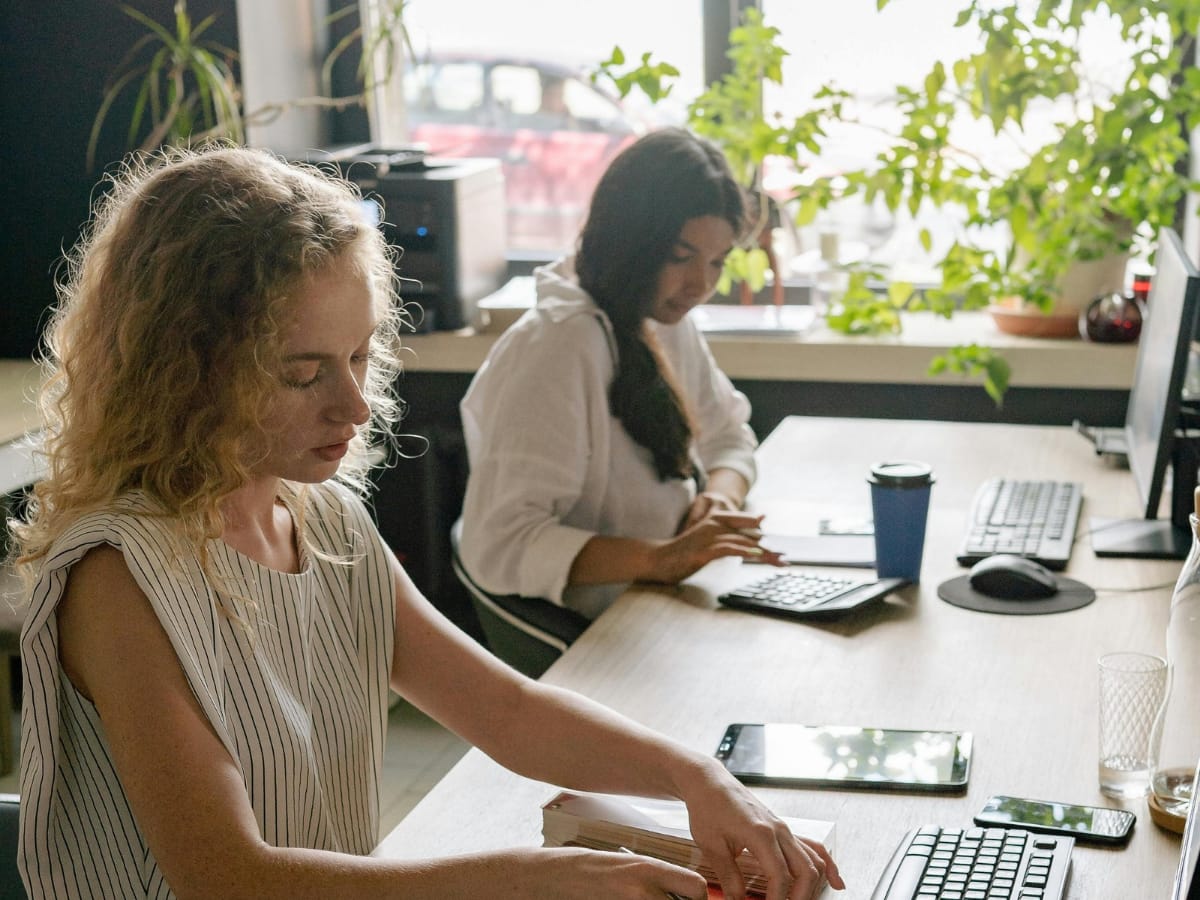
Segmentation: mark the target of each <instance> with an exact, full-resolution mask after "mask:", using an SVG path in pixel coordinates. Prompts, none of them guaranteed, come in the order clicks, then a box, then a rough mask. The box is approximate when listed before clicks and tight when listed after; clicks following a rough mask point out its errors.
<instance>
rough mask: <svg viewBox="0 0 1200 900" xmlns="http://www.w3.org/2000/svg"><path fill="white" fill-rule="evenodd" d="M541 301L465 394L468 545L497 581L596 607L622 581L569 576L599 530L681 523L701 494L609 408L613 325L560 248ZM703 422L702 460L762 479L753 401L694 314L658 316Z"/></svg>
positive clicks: (653, 531) (660, 333)
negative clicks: (665, 472) (657, 463)
mask: <svg viewBox="0 0 1200 900" xmlns="http://www.w3.org/2000/svg"><path fill="white" fill-rule="evenodd" d="M536 281H537V289H538V303H537V306H536V307H535V308H534V309H532V310H530V311H529V312H527V313H525V315H524V316H522V317H521V319H520V320H518V321H517V322H516V323H515V324H514V325H513V326H512V327H510V328H509V329H508V330H507V331H506V332H505V333H504V334H503V335H501V336H500V338H499V340H497V341H496V343H495V345H494V346H493V347H492V350H491V352H490V353H489V354H488V358H487V360H486V361H485V362H484V364H483V366H482V367H481V368H480V370H479V372H478V373H477V374H476V376H475V378H474V380H473V381H472V382H471V386H470V388H469V389H468V391H467V394H466V396H465V397H464V398H463V401H462V404H461V411H462V422H463V433H464V436H465V438H466V443H467V453H468V457H469V460H470V475H469V477H468V480H467V490H466V497H465V499H464V501H463V513H462V541H461V545H460V548H459V553H460V556H461V558H462V561H463V565H464V566H465V567H466V569H467V571H468V572H470V573H471V576H472V577H473V578H474V579H475V581H476V582H477V583H478V584H479V585H480V586H482V587H483V588H484V589H486V590H488V591H490V592H492V593H495V594H520V595H522V596H526V597H542V598H545V599H548V600H550V601H552V602H554V603H559V604H562V605H563V606H567V607H569V608H572V609H575V610H577V611H578V612H580V613H582V614H583V615H585V616H587V617H588V618H595V617H596V616H598V615H599V614H600V613H601V612H603V611H604V609H605V608H606V607H607V606H608V605H609V604H610V603H611V602H612V601H613V600H614V599H616V596H617V595H618V594H619V593H620V592H621V590H622V589H623V588H624V585H622V584H607V585H586V586H570V587H568V586H567V575H568V573H569V571H570V568H571V564H572V562H573V561H574V559H575V557H576V556H577V555H578V554H579V551H580V550H582V549H583V545H584V544H586V543H587V542H588V541H589V540H590V539H591V538H592V537H593V536H594V535H597V534H599V535H606V536H620V537H632V538H643V539H662V538H669V537H671V536H673V535H674V534H675V533H676V531H677V529H678V527H679V523H680V521H681V520H682V518H683V516H684V514H685V513H686V512H687V510H688V508H689V507H690V505H691V503H692V501H693V500H694V499H695V496H696V484H695V481H694V480H693V479H691V478H687V479H678V478H672V479H667V480H665V481H664V480H662V479H660V478H659V477H658V473H657V471H656V470H655V468H654V463H653V460H652V458H651V454H650V451H649V450H647V449H646V448H645V447H643V446H641V445H640V444H637V443H636V442H635V441H634V440H633V438H631V437H630V436H629V433H628V432H627V431H626V430H625V427H624V426H623V425H622V424H621V422H620V421H619V420H617V419H616V418H614V417H613V415H612V413H611V411H610V410H609V402H608V392H609V386H610V385H611V383H612V379H613V372H614V366H613V360H614V357H615V354H616V349H615V345H614V339H613V336H612V326H611V325H610V323H609V321H608V318H607V316H605V315H604V313H603V312H601V310H600V309H599V308H598V307H597V306H596V305H595V303H594V302H593V301H592V299H591V297H590V296H588V294H587V293H585V292H584V291H583V290H582V289H581V288H580V287H579V285H578V283H577V282H576V280H575V273H574V270H573V268H572V264H571V262H570V261H568V260H563V261H560V262H558V263H556V264H555V265H553V266H544V267H542V268H540V269H538V270H537V272H536ZM650 327H651V328H652V330H653V331H654V333H655V335H656V337H657V338H658V342H659V345H660V347H661V349H662V353H663V356H664V357H665V358H666V360H667V362H668V364H669V365H670V366H671V368H672V371H673V373H674V376H675V381H676V384H677V385H678V386H679V389H680V391H681V393H682V394H683V397H684V400H685V402H686V403H687V405H688V409H689V412H690V413H691V416H692V420H693V423H694V424H695V426H696V428H695V430H696V437H695V444H694V447H693V450H694V455H695V457H696V459H697V460H698V461H699V463H700V464H701V465H702V466H703V468H704V470H706V471H708V470H712V469H716V468H729V469H733V470H734V471H736V472H739V473H741V474H742V475H743V476H744V477H745V478H746V480H747V481H749V482H751V483H753V481H754V476H755V472H756V470H755V463H754V451H755V448H756V447H757V442H756V441H755V438H754V433H753V432H752V431H751V430H750V427H749V425H748V422H749V418H750V404H749V401H747V399H746V397H745V396H744V395H743V394H742V393H741V392H740V391H738V390H736V389H735V388H734V386H733V384H732V383H731V382H730V381H729V379H728V378H727V377H726V376H725V374H724V373H723V372H722V371H721V370H720V369H719V368H718V367H717V364H716V362H715V361H714V360H713V358H712V353H711V352H710V351H709V348H708V344H707V343H706V342H705V340H704V336H703V335H702V334H701V333H700V331H699V330H698V329H697V328H696V326H695V325H694V324H693V323H692V321H691V320H690V319H689V318H686V317H685V318H684V319H683V321H681V322H679V323H678V324H676V325H660V324H658V323H655V322H650Z"/></svg>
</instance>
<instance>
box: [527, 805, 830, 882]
mask: <svg viewBox="0 0 1200 900" xmlns="http://www.w3.org/2000/svg"><path fill="white" fill-rule="evenodd" d="M783 821H784V822H786V823H787V825H788V827H789V828H790V829H791V830H792V833H793V834H795V835H796V836H797V837H804V838H811V839H813V840H816V841H820V842H821V843H823V844H824V845H825V846H826V847H827V848H829V849H830V850H831V851H832V850H833V837H834V834H833V832H834V824H833V822H825V821H821V820H818V819H795V818H786V817H785V818H784V820H783ZM542 839H543V844H544V845H545V846H547V847H564V846H575V847H590V848H591V849H593V850H618V849H620V848H622V847H624V848H625V849H627V850H632V851H633V852H634V853H641V854H644V855H646V856H653V857H655V858H657V859H661V860H665V861H666V862H670V863H675V864H676V865H679V866H683V867H685V868H688V869H691V870H692V871H694V872H699V873H700V874H701V875H703V876H704V878H705V880H706V881H708V882H709V884H716V883H717V876H716V873H715V872H713V870H712V868H711V867H709V866H708V865H707V863H706V862H705V860H704V857H703V855H702V854H701V853H700V851H699V849H698V848H697V847H696V845H695V843H694V842H693V841H692V833H691V831H690V830H689V828H688V817H687V807H685V806H684V805H683V804H682V803H680V802H679V801H677V800H649V799H645V798H642V797H617V796H613V795H610V794H576V793H572V792H568V791H564V792H562V793H560V794H559V795H558V796H556V797H555V798H554V799H553V800H551V801H550V802H549V803H547V804H546V805H545V806H543V807H542ZM738 868H740V869H741V870H742V875H743V876H744V877H745V879H746V887H747V888H748V889H749V890H751V891H753V892H755V893H759V894H761V893H763V892H764V891H765V890H766V880H765V879H764V878H763V874H762V870H761V869H760V868H759V866H758V861H757V860H756V859H755V858H754V857H753V856H751V855H750V854H748V853H743V854H742V855H741V856H740V857H739V858H738Z"/></svg>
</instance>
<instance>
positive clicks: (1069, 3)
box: [605, 0, 1200, 403]
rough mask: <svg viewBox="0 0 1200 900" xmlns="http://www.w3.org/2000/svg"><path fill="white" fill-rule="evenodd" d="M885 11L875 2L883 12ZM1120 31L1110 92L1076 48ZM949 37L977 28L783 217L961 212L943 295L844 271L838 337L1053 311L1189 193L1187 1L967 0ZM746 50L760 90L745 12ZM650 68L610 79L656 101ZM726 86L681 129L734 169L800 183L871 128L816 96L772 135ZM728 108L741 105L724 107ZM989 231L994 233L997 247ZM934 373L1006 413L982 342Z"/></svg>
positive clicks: (840, 100) (768, 33)
mask: <svg viewBox="0 0 1200 900" xmlns="http://www.w3.org/2000/svg"><path fill="white" fill-rule="evenodd" d="M890 2H891V0H877V2H876V6H877V9H878V10H883V9H884V8H885V7H886V6H888V5H889V3H890ZM1113 23H1115V24H1116V27H1117V28H1118V30H1119V32H1120V36H1121V38H1122V40H1123V41H1124V43H1125V45H1126V46H1127V47H1128V48H1129V61H1128V66H1127V70H1126V72H1125V74H1124V76H1123V79H1122V80H1121V81H1120V82H1119V83H1117V84H1115V85H1110V86H1107V87H1106V86H1104V85H1100V84H1097V83H1096V82H1095V81H1093V80H1092V79H1091V78H1090V77H1089V76H1088V75H1087V74H1086V72H1085V70H1084V67H1083V59H1082V57H1081V54H1080V38H1081V35H1082V34H1083V33H1084V32H1085V30H1086V29H1088V28H1091V27H1098V26H1103V25H1111V24H1113ZM956 26H957V27H971V28H975V29H977V30H978V32H979V34H980V36H981V41H980V45H979V46H980V49H979V50H978V51H977V52H974V53H972V54H970V55H968V56H966V57H964V58H962V59H958V60H955V61H953V62H951V63H948V64H946V63H938V64H936V65H934V66H933V68H932V69H931V70H930V71H929V73H928V74H927V75H926V77H925V78H924V79H923V80H922V81H921V83H920V84H918V85H916V86H904V85H901V86H898V87H897V88H896V90H895V95H894V98H893V102H894V104H895V108H896V109H897V110H898V111H899V113H900V125H899V127H898V128H897V129H896V130H895V131H894V132H891V133H889V134H888V135H887V140H886V146H885V147H884V149H882V150H881V151H880V152H879V153H878V154H877V155H876V157H875V159H874V160H873V161H872V163H871V164H870V165H868V166H864V167H862V168H860V169H857V170H854V171H850V172H841V173H839V174H838V175H837V176H831V177H824V178H814V179H811V180H808V181H806V182H802V184H801V186H800V187H798V188H797V189H796V190H795V193H794V196H793V198H792V200H791V203H790V205H789V208H790V209H791V211H792V213H793V215H794V216H795V218H796V221H797V223H798V224H801V225H803V224H807V223H809V222H811V221H813V219H814V218H815V217H816V216H817V215H818V214H819V213H820V212H821V211H822V210H824V209H826V208H828V207H829V206H830V205H831V204H833V203H836V202H839V201H842V200H845V199H846V198H850V197H858V198H861V199H862V200H864V201H866V202H868V203H873V202H879V201H882V202H883V203H884V204H886V206H887V208H888V209H889V210H891V211H892V212H896V211H907V212H908V213H910V214H912V215H914V216H915V215H916V214H917V212H918V211H919V210H921V209H922V208H928V207H938V208H943V209H948V210H954V211H955V212H956V213H957V214H958V215H959V217H960V219H961V221H962V227H961V229H960V231H959V233H958V234H957V236H956V238H955V240H954V241H953V243H952V244H951V245H950V246H949V248H948V249H946V250H945V251H944V253H943V255H942V256H941V258H940V259H938V260H937V263H936V265H937V269H938V271H939V273H940V279H941V280H940V283H938V284H935V285H931V286H928V287H927V288H926V289H925V290H921V291H917V290H915V288H914V286H913V285H911V284H905V283H896V282H893V283H890V284H889V283H886V281H885V280H884V278H883V273H881V272H879V271H877V270H875V269H873V268H871V267H870V266H859V267H852V268H851V270H850V271H849V273H848V278H847V279H846V287H845V290H844V292H843V294H842V295H841V296H840V297H838V298H835V302H834V303H833V305H832V306H831V308H830V309H829V311H828V314H827V322H828V325H829V327H831V328H833V329H835V330H838V331H842V332H844V333H847V334H875V333H881V332H889V331H893V332H894V331H899V329H900V327H901V317H900V310H902V309H910V310H917V309H928V310H933V311H934V312H935V313H938V314H941V315H945V316H949V315H951V314H952V313H953V312H954V311H955V310H957V309H981V308H984V307H987V306H989V305H990V304H992V303H993V302H995V301H997V300H998V299H1000V298H1010V297H1013V298H1019V299H1020V301H1021V302H1023V303H1026V304H1031V305H1033V306H1036V307H1038V308H1040V309H1043V310H1047V311H1048V310H1050V309H1051V307H1052V306H1053V305H1054V302H1055V299H1056V292H1057V286H1058V285H1059V284H1060V283H1061V280H1062V278H1063V275H1064V271H1065V270H1066V269H1067V267H1068V266H1069V265H1070V264H1071V263H1073V262H1074V261H1077V260H1095V259H1097V258H1100V257H1104V256H1106V255H1108V254H1111V253H1118V254H1119V253H1125V252H1128V251H1129V250H1130V249H1131V248H1134V249H1139V250H1143V251H1144V250H1145V249H1146V248H1148V247H1149V246H1150V244H1151V242H1152V241H1153V240H1154V237H1155V235H1156V234H1157V231H1158V229H1159V228H1160V227H1161V226H1163V225H1170V224H1173V223H1175V222H1176V221H1177V219H1178V216H1179V209H1180V208H1181V205H1182V202H1183V198H1184V197H1185V195H1186V192H1187V191H1188V190H1189V189H1194V188H1195V187H1196V185H1195V184H1194V183H1192V182H1191V181H1190V180H1189V178H1188V177H1187V175H1186V170H1187V169H1186V164H1187V153H1188V141H1187V134H1188V132H1189V131H1190V130H1191V129H1192V128H1195V127H1196V125H1197V124H1198V123H1200V70H1197V69H1196V68H1195V66H1194V58H1195V47H1194V43H1195V36H1196V33H1197V29H1198V27H1200V5H1198V4H1196V3H1195V2H1194V0H1158V2H1154V3H1149V2H1134V0H1039V2H1037V3H1026V4H1020V5H1017V4H1011V5H1003V6H995V5H994V4H984V3H981V2H979V0H971V2H968V3H967V4H966V5H965V6H964V7H963V9H962V10H961V11H960V12H959V14H958V17H957V21H956ZM740 37H741V40H740V41H739V34H738V31H736V30H735V32H734V34H733V35H731V41H732V43H733V47H734V49H733V51H731V60H732V62H733V65H734V69H735V70H738V68H739V66H740V67H743V68H745V69H746V70H747V71H749V70H750V68H751V64H752V63H753V64H754V65H757V66H758V68H759V70H760V71H761V72H762V77H764V78H768V79H771V80H774V81H780V80H781V79H780V78H779V77H778V76H779V72H780V70H779V66H778V63H779V61H780V60H781V59H782V56H781V55H780V54H782V52H783V51H782V50H781V48H780V47H779V45H778V40H777V38H778V31H776V30H775V29H770V28H767V27H766V26H765V25H764V24H763V22H762V20H761V17H760V15H759V14H758V13H757V12H756V11H754V10H750V11H748V12H747V14H746V19H745V20H744V22H743V24H742V26H741V35H740ZM739 53H740V54H743V56H739V55H738V54H739ZM619 62H620V60H617V59H613V60H609V62H608V63H606V64H605V67H606V68H608V69H612V68H613V64H614V63H619ZM658 66H659V68H658V69H655V66H654V64H652V63H651V61H650V58H649V57H643V59H642V63H641V65H640V66H638V67H635V68H633V69H632V70H630V71H628V72H624V73H621V74H620V76H619V77H617V78H615V79H614V80H615V81H616V83H617V85H618V87H619V88H624V89H626V90H628V89H632V88H633V87H634V86H638V87H640V88H642V89H643V90H646V89H647V86H649V88H650V90H648V91H647V93H649V94H650V96H651V97H652V98H653V97H654V96H655V94H654V93H652V92H653V91H657V92H658V93H659V94H660V95H661V93H662V91H663V90H664V88H663V87H662V82H663V80H664V79H665V78H666V77H668V76H669V74H670V73H664V72H663V71H662V68H661V64H658ZM714 90H715V91H716V96H715V97H714V95H713V91H714ZM724 90H725V88H724V86H723V85H717V86H714V88H710V90H709V92H706V94H705V95H702V97H700V98H698V99H697V100H696V101H695V102H694V103H693V104H692V105H691V106H690V107H689V124H690V125H691V126H692V127H693V128H695V129H696V130H697V131H699V132H701V133H705V134H708V135H709V136H712V137H714V139H716V140H718V142H719V143H721V144H722V146H723V147H724V148H725V150H726V153H728V154H730V157H731V159H735V158H738V155H739V154H744V155H745V156H746V157H747V158H750V159H753V160H755V161H756V162H758V163H761V161H762V159H763V158H765V156H766V155H779V156H783V157H786V158H788V159H790V160H793V161H794V163H795V165H796V167H797V169H799V170H801V171H803V169H804V168H805V166H806V165H807V164H808V163H809V162H810V161H812V160H813V159H814V158H817V157H819V155H820V153H821V151H822V146H823V141H824V139H825V137H826V134H827V129H828V128H829V127H830V126H832V125H833V124H834V123H838V124H839V125H840V126H853V125H856V124H858V125H861V126H862V127H864V128H868V127H871V126H869V125H867V124H866V123H859V122H856V120H855V119H854V118H853V115H852V114H851V113H850V112H849V110H850V109H851V107H852V104H850V103H849V102H848V101H849V100H851V99H852V98H851V97H850V95H849V94H847V93H845V92H843V91H839V90H838V89H836V88H835V87H833V86H826V87H824V88H822V89H821V90H820V91H818V92H817V94H816V95H815V96H814V97H813V98H812V104H811V106H810V107H809V110H808V111H807V112H805V113H804V114H802V115H801V116H798V117H797V118H796V119H795V120H794V121H793V122H781V121H767V120H766V119H765V118H764V117H763V115H762V113H761V109H762V107H761V95H759V96H757V97H754V96H751V95H750V94H749V93H742V94H740V95H733V94H728V92H727V93H726V96H725V97H723V96H722V91H724ZM723 99H728V100H729V101H730V103H731V104H740V105H736V106H734V105H723V104H722V102H720V101H722V100H723ZM754 101H759V102H757V103H755V102H754ZM1047 107H1050V108H1052V110H1053V113H1052V115H1051V116H1050V117H1049V118H1050V119H1051V121H1052V134H1051V138H1050V139H1048V140H1042V141H1037V140H1034V139H1033V138H1032V137H1031V133H1030V129H1029V123H1030V121H1031V120H1032V119H1033V118H1034V117H1040V118H1041V119H1042V121H1045V120H1046V118H1047V116H1046V109H1047ZM964 119H967V120H981V121H984V122H986V123H988V125H989V126H990V128H991V130H992V132H993V134H994V135H995V136H996V138H997V139H998V140H1000V139H1002V140H1008V141H1011V142H1013V145H1014V146H1017V147H1023V148H1024V153H1023V162H1021V163H1019V164H1017V165H1015V166H1013V167H1011V168H1009V169H1007V170H999V169H997V168H994V167H992V166H989V165H988V164H987V163H986V162H985V161H983V160H982V159H980V158H979V157H978V156H976V155H975V154H973V153H971V152H969V151H968V150H966V149H964V148H962V147H960V146H957V145H956V144H955V142H954V140H953V127H952V126H953V125H954V123H955V122H956V121H962V120H964ZM997 232H999V233H1001V234H1002V235H1004V240H1003V242H1002V246H1001V247H1000V248H997V247H996V245H995V241H994V236H995V234H996V233H997ZM988 237H992V238H993V240H988ZM920 238H921V242H922V243H923V245H924V246H925V248H926V249H927V250H928V249H930V247H931V244H932V237H931V235H930V234H929V232H928V231H927V230H922V231H921V234H920ZM881 286H882V287H883V289H882V290H881ZM941 371H955V372H962V373H981V374H982V375H983V378H984V387H985V389H986V390H987V391H988V393H989V394H991V396H992V397H993V398H994V399H995V400H996V402H998V403H999V402H1000V401H1001V398H1002V397H1003V394H1004V391H1005V390H1006V388H1007V382H1008V377H1009V368H1008V365H1007V363H1006V362H1005V361H1004V360H1003V358H1002V357H1000V356H999V355H998V354H997V353H995V352H993V351H992V350H991V349H990V348H987V347H981V346H976V345H970V346H964V347H957V348H954V349H952V350H951V351H950V352H949V353H947V354H945V355H942V356H939V357H937V358H935V359H934V361H933V362H932V364H931V372H934V373H936V372H941Z"/></svg>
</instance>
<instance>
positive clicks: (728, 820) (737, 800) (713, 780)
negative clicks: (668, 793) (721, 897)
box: [683, 760, 846, 900]
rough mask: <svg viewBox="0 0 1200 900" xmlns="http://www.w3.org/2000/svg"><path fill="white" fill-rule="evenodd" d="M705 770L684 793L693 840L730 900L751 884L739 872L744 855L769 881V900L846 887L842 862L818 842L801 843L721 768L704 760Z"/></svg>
mask: <svg viewBox="0 0 1200 900" xmlns="http://www.w3.org/2000/svg"><path fill="white" fill-rule="evenodd" d="M704 767H705V771H704V772H703V774H702V776H701V777H699V778H696V779H689V781H690V784H689V787H688V789H687V790H685V791H684V793H685V794H686V796H684V798H683V799H684V802H685V803H686V804H687V808H688V820H689V824H690V827H691V831H692V838H693V840H695V842H696V845H697V846H698V847H699V848H700V850H701V852H702V853H703V854H704V858H705V860H706V861H707V862H708V864H709V865H710V866H712V868H713V870H714V871H715V872H716V873H717V877H718V878H719V879H720V881H721V888H722V890H723V891H724V893H725V897H726V900H743V898H744V897H745V896H746V885H745V882H744V880H743V878H742V874H741V871H740V870H739V869H738V867H737V858H738V856H740V855H741V853H742V851H743V850H745V851H746V852H748V853H749V854H750V855H751V856H753V857H754V858H755V860H757V862H758V864H759V868H760V869H761V870H762V873H763V874H764V875H765V876H766V879H767V900H811V898H813V897H816V896H817V895H818V894H820V892H821V889H822V887H823V886H824V883H825V881H826V880H828V882H829V884H830V885H831V886H832V887H834V888H836V889H837V890H842V889H844V888H845V887H846V885H845V882H843V881H842V877H841V875H840V874H839V873H838V867H837V863H835V862H834V861H833V857H832V856H830V855H829V851H828V850H826V849H825V846H824V845H823V844H821V843H819V842H817V841H812V840H808V839H804V838H797V837H796V836H795V835H793V834H792V832H791V829H789V828H788V827H787V825H786V824H785V823H784V822H783V821H782V820H781V819H779V817H778V816H776V815H775V814H774V813H773V812H771V811H770V810H769V809H767V808H766V807H765V806H764V805H763V804H762V802H761V801H760V800H759V799H758V798H757V797H755V796H754V794H752V793H751V792H750V791H749V790H748V789H747V788H746V787H744V786H743V785H741V784H739V783H738V782H737V781H736V780H734V778H733V776H731V775H730V774H729V773H728V772H726V771H725V770H724V769H723V768H721V767H720V765H719V764H717V763H714V762H710V761H708V760H705V761H704Z"/></svg>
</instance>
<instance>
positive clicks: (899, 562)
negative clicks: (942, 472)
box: [867, 460, 933, 582]
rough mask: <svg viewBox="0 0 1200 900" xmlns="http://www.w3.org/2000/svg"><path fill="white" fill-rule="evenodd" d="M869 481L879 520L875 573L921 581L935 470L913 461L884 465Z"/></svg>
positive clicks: (875, 469) (874, 470)
mask: <svg viewBox="0 0 1200 900" xmlns="http://www.w3.org/2000/svg"><path fill="white" fill-rule="evenodd" d="M867 482H868V483H869V484H870V485H871V512H872V514H873V515H874V517H875V571H876V572H877V573H878V576H879V577H880V578H904V579H907V580H908V581H914V582H915V581H919V580H920V578H921V556H922V554H923V553H924V551H925V520H926V518H927V517H928V514H929V491H930V488H931V487H932V486H933V470H932V469H931V468H930V467H929V466H928V465H927V464H925V463H922V462H912V461H909V460H898V461H895V462H880V463H876V464H875V465H873V466H872V467H871V477H870V478H868V479H867Z"/></svg>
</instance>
